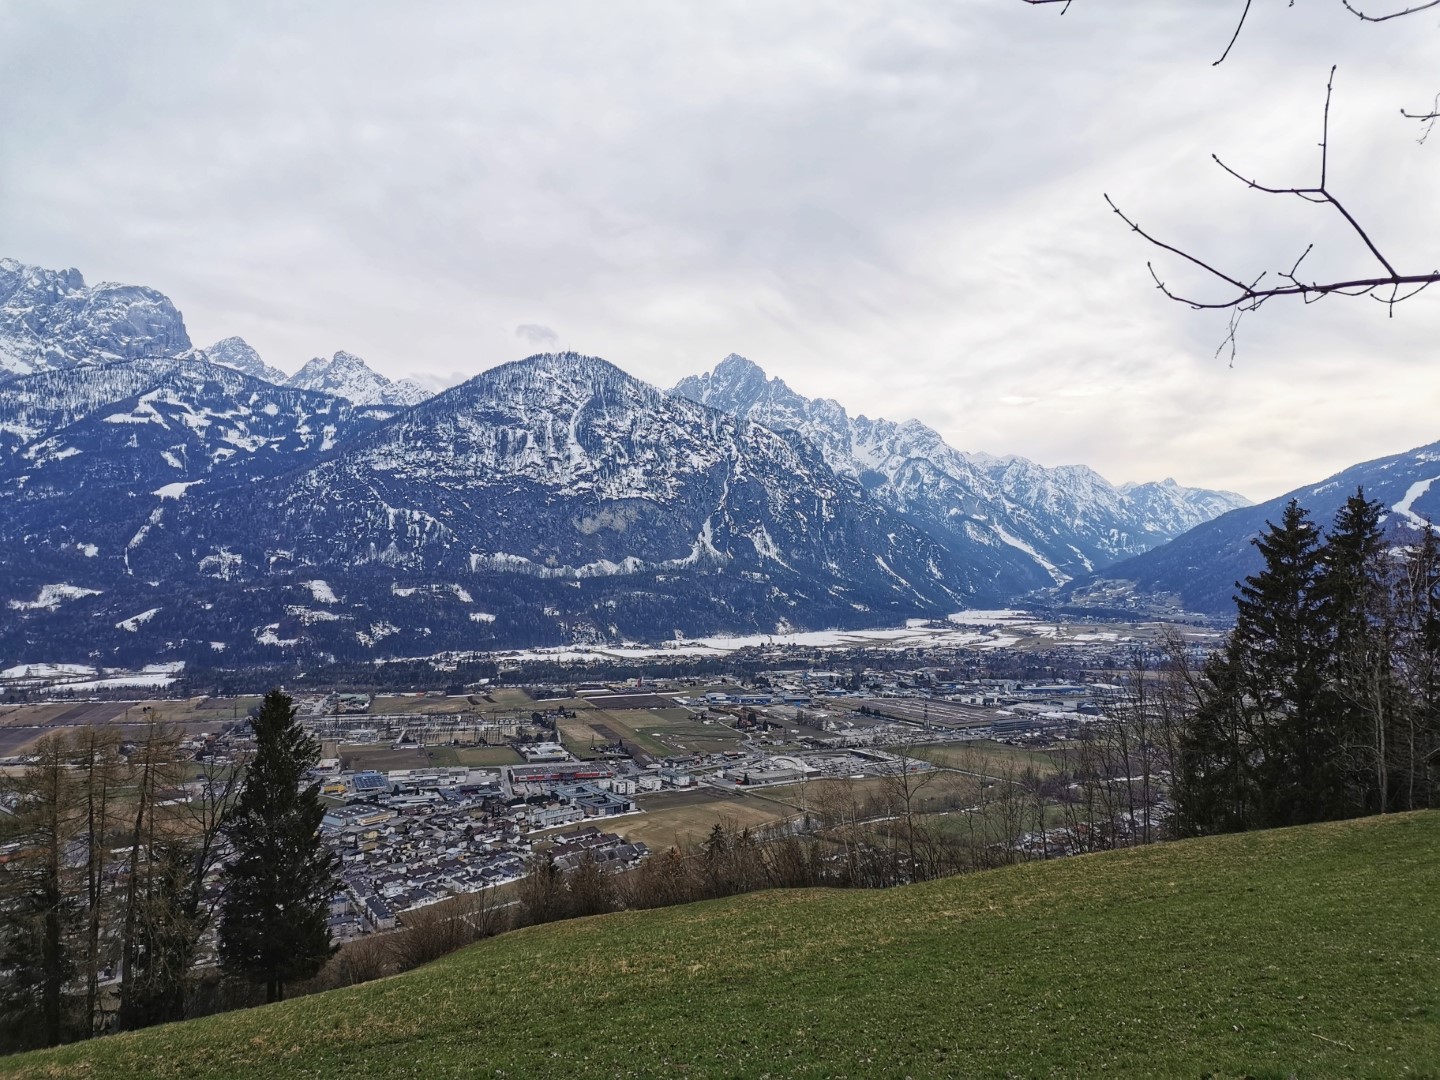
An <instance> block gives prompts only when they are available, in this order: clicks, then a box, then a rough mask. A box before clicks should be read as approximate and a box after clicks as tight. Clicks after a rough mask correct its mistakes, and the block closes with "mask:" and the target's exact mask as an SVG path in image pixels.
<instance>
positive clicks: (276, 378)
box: [201, 337, 290, 386]
mask: <svg viewBox="0 0 1440 1080" xmlns="http://www.w3.org/2000/svg"><path fill="white" fill-rule="evenodd" d="M201 351H202V352H203V353H204V354H205V358H206V359H207V360H209V361H210V362H211V363H212V364H220V365H222V366H223V367H228V368H234V369H235V370H236V371H239V372H242V373H244V374H246V375H249V376H250V377H251V378H252V379H263V380H264V381H265V382H268V383H274V384H275V385H276V386H284V385H285V383H286V381H287V380H288V379H289V378H290V376H288V375H286V374H285V372H283V371H281V370H280V369H279V368H276V367H271V366H270V365H269V364H267V363H265V361H264V360H262V359H260V354H259V353H258V352H256V351H255V349H254V348H253V347H252V346H251V345H250V343H249V342H248V341H246V340H245V339H244V338H242V337H227V338H224V339H222V340H220V341H217V342H215V344H214V345H207V346H206V347H205V348H204V349H202V350H201Z"/></svg>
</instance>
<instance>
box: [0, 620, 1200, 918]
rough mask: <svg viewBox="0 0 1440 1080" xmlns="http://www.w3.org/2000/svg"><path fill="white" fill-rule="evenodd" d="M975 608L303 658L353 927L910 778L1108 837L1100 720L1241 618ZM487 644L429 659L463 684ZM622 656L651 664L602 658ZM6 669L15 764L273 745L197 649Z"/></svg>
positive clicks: (1076, 843) (918, 785)
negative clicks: (105, 664)
mask: <svg viewBox="0 0 1440 1080" xmlns="http://www.w3.org/2000/svg"><path fill="white" fill-rule="evenodd" d="M957 620H958V621H956V622H950V623H945V624H925V623H918V622H917V623H914V624H912V625H910V626H909V627H906V628H903V629H901V630H893V631H859V632H854V633H848V634H841V633H837V634H831V635H828V636H827V635H814V634H812V635H796V637H799V638H800V639H801V640H799V641H796V640H787V639H785V638H784V637H783V636H782V637H779V638H769V639H766V640H759V641H748V640H746V641H738V642H736V643H735V647H734V648H733V650H732V651H730V652H729V653H728V654H727V653H719V652H718V651H717V650H715V649H713V648H712V649H711V650H710V654H705V655H704V659H705V660H706V666H708V667H710V668H712V669H713V670H710V671H707V672H705V673H701V674H694V673H690V674H687V673H684V672H677V671H676V670H675V668H676V666H677V664H678V665H679V666H681V667H683V666H685V665H686V664H693V663H694V661H695V654H696V653H702V654H704V650H702V649H700V648H699V647H698V646H697V647H695V648H692V649H687V648H686V647H685V644H684V643H679V646H678V647H669V648H664V649H653V650H649V651H646V650H644V649H642V648H640V647H634V646H632V647H620V648H601V647H596V648H593V649H585V648H579V647H569V648H567V649H564V650H550V651H546V650H537V651H532V652H530V653H525V654H522V653H511V654H499V655H498V656H496V657H494V658H492V660H493V670H494V672H495V674H494V675H492V676H487V677H482V678H479V679H477V680H475V681H473V682H469V683H460V684H458V685H457V684H456V683H454V682H453V681H450V682H448V685H446V686H445V687H443V688H407V689H400V688H398V687H385V688H382V689H373V688H371V689H360V688H358V687H357V686H356V685H354V680H351V685H333V686H314V685H311V684H310V682H308V681H307V679H306V678H304V677H300V676H298V675H297V677H296V679H295V683H294V685H293V686H287V687H286V689H287V692H289V693H290V694H291V695H292V697H293V700H294V702H295V706H296V708H297V710H298V716H299V719H300V720H301V722H302V724H303V726H304V728H305V729H306V731H307V732H308V733H309V734H310V735H311V736H312V737H313V738H314V739H315V740H316V742H317V743H318V744H319V746H320V748H321V757H320V761H319V763H318V765H317V766H316V768H315V769H314V770H313V772H312V780H313V782H314V783H316V784H318V785H319V787H320V792H321V796H322V798H323V800H324V803H325V805H326V812H325V817H324V820H323V823H322V827H321V828H322V834H323V836H324V839H325V842H326V843H327V844H328V845H329V847H330V848H331V849H332V850H333V851H334V852H335V853H336V854H337V855H338V856H339V859H340V861H341V866H342V872H341V877H342V880H343V882H344V890H343V891H342V892H340V893H337V894H336V895H335V897H334V898H333V901H332V904H331V909H330V928H331V933H332V937H333V938H334V940H336V941H339V942H344V941H347V940H351V939H354V938H358V937H361V936H364V935H367V934H373V933H383V932H386V931H390V930H393V929H395V928H396V927H397V926H403V925H404V924H405V920H406V916H407V913H413V912H415V911H418V910H422V909H424V908H426V907H428V906H429V905H432V904H435V903H436V902H437V901H440V900H443V899H445V898H447V897H450V896H453V895H455V894H465V893H482V892H486V891H488V890H493V889H499V890H501V892H500V893H497V894H496V895H497V896H502V895H504V893H503V890H504V888H505V887H506V886H507V885H509V884H511V883H514V882H516V881H518V880H520V879H521V878H523V877H524V875H525V874H526V872H527V865H528V860H529V859H530V857H531V856H532V855H533V854H534V853H535V852H537V851H541V850H543V851H547V852H549V853H551V854H552V855H553V857H554V860H555V863H556V865H557V866H558V867H559V868H560V869H562V870H564V869H567V868H570V867H573V866H574V865H576V864H577V863H578V861H579V860H580V859H582V858H589V859H593V860H594V861H595V862H597V863H599V864H600V865H601V866H603V867H605V868H607V869H614V870H621V869H626V868H631V867H634V866H636V865H637V864H639V863H640V862H641V861H643V860H644V859H646V858H647V857H648V856H650V855H651V854H653V853H655V852H657V851H663V850H668V849H670V848H672V847H681V848H685V847H686V846H687V845H691V846H693V845H695V844H698V843H700V842H702V841H703V840H704V838H705V837H706V836H707V834H709V833H710V832H711V831H712V830H713V829H714V828H715V826H716V825H717V824H724V825H725V826H726V827H727V828H731V829H738V830H748V831H749V832H750V833H751V834H752V835H754V836H755V837H757V838H764V837H767V836H774V835H777V834H783V833H784V832H786V831H787V830H804V829H813V828H823V827H824V826H825V825H826V824H827V822H831V821H833V814H834V807H835V806H836V805H837V803H839V802H843V803H844V804H845V805H847V806H849V807H850V808H851V810H850V812H851V814H852V815H859V816H864V815H869V816H871V817H873V818H875V819H877V820H883V819H884V818H885V817H886V816H887V815H893V814H894V813H895V812H896V798H897V795H898V796H899V797H902V798H903V800H904V812H906V813H919V814H923V815H924V816H925V818H926V820H927V821H929V822H931V823H932V824H934V825H936V826H937V827H938V828H940V829H941V830H942V831H943V830H945V829H951V830H956V831H957V832H958V831H961V830H965V829H967V828H969V829H971V830H972V831H973V828H974V826H973V824H972V823H970V822H967V820H966V819H967V817H970V816H973V815H975V814H976V813H978V812H980V811H981V810H983V808H984V807H985V805H986V804H987V803H991V802H994V801H996V800H1001V801H1006V802H1007V805H1010V806H1012V807H1013V806H1015V805H1018V802H1019V798H1020V795H1019V793H1020V791H1021V789H1022V788H1024V789H1025V791H1026V792H1027V794H1026V795H1025V798H1026V800H1027V804H1028V802H1035V801H1036V800H1037V799H1038V806H1039V809H1038V813H1034V814H1031V813H1026V814H1024V815H1023V816H1022V815H1020V814H1018V812H1017V813H1016V815H1015V821H1016V822H1017V827H1016V828H1015V829H1013V830H1011V831H1010V833H1009V834H1007V835H1005V836H1003V837H1001V838H998V839H997V838H996V837H995V836H994V835H990V834H987V838H986V840H985V842H986V843H990V844H996V843H999V844H1004V845H1006V846H1008V847H1011V848H1013V849H1014V853H1015V855H1016V857H1038V856H1039V855H1041V854H1043V855H1044V856H1047V857H1051V856H1059V855H1064V854H1067V853H1073V852H1076V851H1080V850H1087V849H1088V847H1089V846H1093V842H1094V836H1093V835H1092V836H1087V835H1085V833H1086V831H1087V830H1094V829H1096V828H1097V823H1096V821H1095V820H1094V814H1093V808H1091V812H1090V814H1089V816H1088V817H1087V819H1086V821H1085V823H1084V824H1079V823H1078V822H1077V820H1076V819H1075V818H1074V817H1073V816H1067V815H1066V814H1065V813H1063V812H1062V811H1061V807H1062V805H1063V804H1064V803H1065V801H1066V798H1067V796H1066V793H1065V791H1064V790H1063V785H1059V786H1057V785H1056V783H1055V779H1056V777H1062V776H1068V775H1070V774H1071V773H1073V772H1074V771H1075V768H1074V760H1075V759H1074V758H1073V757H1072V755H1073V753H1074V751H1075V748H1077V747H1083V746H1084V745H1085V743H1086V741H1087V730H1088V729H1091V728H1092V727H1093V726H1094V725H1096V724H1100V723H1102V722H1103V721H1104V720H1105V718H1106V717H1107V715H1108V714H1110V713H1111V712H1113V711H1114V710H1115V709H1117V708H1120V707H1123V704H1122V703H1123V702H1125V701H1126V700H1127V698H1128V696H1129V693H1130V691H1128V690H1127V687H1126V683H1127V681H1129V680H1131V679H1133V678H1134V677H1135V672H1136V671H1137V670H1139V669H1141V668H1143V667H1144V666H1145V664H1146V663H1147V662H1148V661H1153V659H1154V657H1155V656H1156V655H1158V651H1159V650H1160V649H1161V648H1162V646H1163V647H1170V648H1174V646H1175V643H1176V642H1180V643H1181V645H1182V647H1184V648H1186V649H1189V650H1191V651H1193V652H1194V653H1195V654H1196V655H1199V654H1201V653H1203V652H1204V651H1205V650H1206V649H1207V648H1208V647H1209V646H1210V645H1212V644H1213V643H1214V641H1215V640H1217V636H1218V634H1217V631H1215V630H1214V629H1211V628H1207V627H1205V626H1203V625H1196V624H1195V623H1194V622H1191V623H1189V624H1181V623H1163V622H1099V621H1096V620H1091V619H1084V620H1076V619H1070V620H1065V619H1061V620H1056V619H1055V618H1053V617H1051V618H1044V617H1041V616H1038V615H1031V614H1026V613H1023V612H995V613H978V614H976V615H974V616H972V617H970V618H968V619H963V618H960V617H957ZM466 660H467V658H463V657H441V658H431V659H430V660H429V661H428V662H427V663H426V664H424V665H421V666H420V668H419V669H418V670H422V671H425V672H428V673H429V675H430V677H431V680H432V681H438V682H446V681H447V680H453V679H454V678H457V677H463V674H464V672H465V664H466ZM617 665H629V666H630V667H631V669H633V674H626V675H623V676H622V677H603V676H602V677H595V676H594V672H595V670H596V669H597V668H598V669H601V670H603V671H613V670H614V669H615V667H616V666H617ZM415 670H417V669H416V668H415V666H414V665H413V664H412V665H409V666H407V671H411V672H412V673H413V672H414V671H415ZM536 671H540V672H543V673H544V674H545V675H546V676H547V677H546V678H543V679H541V678H534V677H532V676H533V675H534V673H535V672H536ZM0 678H3V680H4V683H3V687H0V696H3V701H4V704H0V740H3V741H0V750H3V752H4V755H5V756H4V758H3V760H0V767H3V768H6V769H12V770H13V769H20V768H23V767H24V766H25V764H26V762H27V760H28V755H27V750H28V748H29V747H30V746H31V745H33V744H34V743H35V742H36V741H37V740H38V739H39V738H41V737H43V736H44V735H47V734H54V733H57V732H61V731H64V730H65V729H66V728H74V727H79V726H83V725H115V726H118V727H119V728H120V730H121V732H122V735H123V736H126V737H132V738H133V737H136V733H138V732H139V731H140V730H141V729H142V728H143V727H144V726H145V725H148V724H150V723H152V722H154V721H155V720H156V719H157V718H159V719H160V720H161V721H163V722H164V723H166V724H168V725H171V726H172V727H173V728H175V729H177V730H178V731H179V732H181V733H182V734H183V741H182V743H181V746H182V750H183V753H184V754H186V755H187V756H188V757H189V758H191V759H192V764H193V768H187V769H184V770H182V772H181V774H180V775H179V777H178V779H177V783H176V786H175V788H174V789H173V790H171V791H167V792H165V793H164V795H165V798H166V799H167V800H170V801H172V802H177V803H184V802H186V801H189V800H201V799H204V798H205V797H206V796H207V795H208V794H211V792H210V790H209V789H210V788H211V787H212V786H213V785H215V784H216V783H217V777H219V776H222V775H226V774H228V773H229V772H232V771H233V770H235V769H239V768H243V765H244V762H245V760H246V755H247V753H248V751H249V749H250V747H251V745H252V736H251V733H250V728H249V722H248V714H249V712H250V710H252V709H253V708H254V707H255V706H256V705H257V704H258V701H259V697H258V695H257V694H253V693H251V694H239V695H233V696H227V695H220V694H197V693H193V692H192V693H186V692H185V691H187V690H189V691H193V690H194V689H196V685H195V683H194V682H189V683H187V682H186V675H185V673H184V672H183V671H181V670H179V669H177V668H176V667H175V666H173V665H172V666H169V667H162V666H157V667H156V668H153V669H145V670H142V671H120V670H104V669H99V668H86V667H84V666H81V665H69V666H63V665H54V666H51V665H38V664H30V665H21V666H18V667H13V668H10V669H8V670H6V671H4V672H0ZM141 695H143V697H142V696H141ZM1091 768H1092V769H1093V762H1092V765H1091ZM1129 771H1133V769H1132V770H1129ZM1127 779H1131V780H1133V778H1127V777H1123V776H1118V775H1117V776H1114V777H1110V778H1108V780H1109V781H1110V782H1112V783H1122V782H1126V781H1127ZM1037 793H1038V794H1037ZM1142 801H1143V803H1144V806H1143V816H1144V826H1143V827H1145V828H1147V829H1149V828H1155V829H1158V828H1159V827H1160V822H1162V821H1163V816H1164V802H1165V794H1164V785H1163V782H1162V781H1161V779H1160V778H1158V777H1156V778H1154V779H1153V781H1152V780H1151V778H1147V783H1146V785H1145V791H1144V794H1143V800H1142ZM0 809H3V808H0ZM1139 817H1140V815H1139V814H1138V813H1137V810H1136V804H1135V800H1134V798H1133V797H1132V798H1130V799H1129V800H1128V801H1127V800H1116V801H1114V802H1113V803H1112V804H1110V809H1109V810H1108V811H1107V812H1106V815H1105V818H1106V819H1105V820H1104V821H1103V823H1101V827H1103V828H1105V829H1109V830H1114V831H1115V832H1116V833H1120V834H1123V833H1125V832H1127V831H1131V830H1135V829H1138V828H1141V827H1142V826H1141V823H1140V821H1139ZM119 872H120V864H118V863H117V869H116V871H115V873H117V874H118V873H119Z"/></svg>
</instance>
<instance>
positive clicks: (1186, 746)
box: [1177, 499, 1335, 833]
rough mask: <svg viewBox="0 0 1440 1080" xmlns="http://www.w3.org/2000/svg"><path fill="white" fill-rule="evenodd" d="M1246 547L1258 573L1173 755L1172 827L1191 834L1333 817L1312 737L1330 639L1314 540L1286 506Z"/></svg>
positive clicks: (1319, 750) (1300, 515) (1241, 598)
mask: <svg viewBox="0 0 1440 1080" xmlns="http://www.w3.org/2000/svg"><path fill="white" fill-rule="evenodd" d="M1254 544H1255V546H1256V547H1257V548H1259V550H1260V554H1261V556H1262V557H1263V558H1264V560H1265V565H1264V568H1263V569H1262V570H1261V571H1260V573H1258V574H1255V575H1253V576H1251V577H1248V578H1246V579H1245V581H1244V583H1239V582H1237V583H1236V585H1237V588H1238V589H1239V593H1238V595H1237V596H1236V598H1235V604H1236V620H1235V629H1234V630H1233V631H1232V632H1231V634H1230V639H1229V642H1228V643H1227V644H1226V647H1225V649H1224V650H1222V651H1221V652H1220V653H1217V654H1216V655H1215V656H1214V657H1213V658H1212V659H1211V661H1210V663H1209V665H1207V670H1206V676H1207V678H1206V683H1207V689H1206V692H1205V693H1204V695H1203V698H1202V702H1201V706H1200V708H1199V710H1198V712H1197V715H1196V717H1195V722H1194V724H1192V729H1191V731H1190V732H1189V733H1188V734H1187V736H1186V738H1185V739H1184V740H1183V742H1182V745H1181V754H1182V757H1183V758H1184V763H1185V772H1186V780H1187V782H1186V785H1185V791H1184V794H1183V798H1184V799H1185V800H1186V802H1185V803H1184V804H1182V805H1181V806H1180V814H1179V817H1180V819H1181V821H1182V823H1183V824H1184V826H1185V828H1186V829H1187V831H1191V832H1200V833H1205V832H1229V831H1235V830H1241V829H1253V828H1268V827H1271V826H1276V825H1292V824H1298V823H1300V822H1305V821H1316V820H1322V819H1323V818H1325V817H1328V816H1332V815H1331V814H1329V813H1328V812H1327V809H1326V805H1327V799H1328V795H1327V794H1326V792H1327V788H1328V786H1329V785H1331V784H1333V783H1334V782H1335V778H1334V777H1333V776H1331V775H1330V774H1329V768H1330V763H1331V759H1332V758H1333V756H1334V755H1333V753H1331V752H1330V751H1329V750H1328V749H1327V746H1326V744H1325V740H1324V738H1323V734H1322V733H1321V732H1318V731H1317V730H1316V725H1317V723H1318V722H1319V720H1320V718H1321V716H1322V705H1323V701H1324V680H1325V675H1324V669H1325V657H1326V650H1327V645H1328V636H1329V635H1328V634H1327V633H1326V631H1325V627H1324V625H1323V622H1322V617H1321V614H1320V597H1319V595H1318V594H1317V591H1316V582H1317V580H1318V578H1319V574H1320V537H1319V532H1318V530H1317V529H1316V528H1315V525H1314V523H1313V522H1311V520H1310V517H1309V514H1308V513H1306V511H1305V510H1304V509H1303V508H1302V507H1301V506H1300V504H1299V503H1298V502H1296V501H1295V500H1293V499H1292V500H1291V501H1290V502H1289V503H1288V504H1287V505H1286V507H1285V510H1284V512H1283V514H1282V515H1281V519H1280V523H1279V524H1278V525H1275V524H1271V525H1270V526H1269V528H1268V529H1267V531H1266V532H1265V533H1263V534H1262V535H1261V536H1259V537H1257V538H1256V539H1255V540H1254ZM1179 794H1180V793H1179V792H1177V795H1179Z"/></svg>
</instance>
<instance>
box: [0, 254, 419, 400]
mask: <svg viewBox="0 0 1440 1080" xmlns="http://www.w3.org/2000/svg"><path fill="white" fill-rule="evenodd" d="M196 355H203V356H204V358H205V359H207V360H209V361H210V362H212V363H216V364H220V365H223V366H224V367H228V368H234V369H235V370H236V371H241V372H244V373H245V374H246V375H249V376H251V377H252V378H256V379H262V380H264V381H265V382H269V383H274V384H275V385H277V386H290V387H294V388H296V389H298V390H318V391H320V392H322V393H327V394H333V395H335V396H336V397H343V398H345V399H346V400H347V401H350V402H352V403H353V404H355V405H416V404H418V403H419V402H421V401H424V400H425V399H426V398H427V397H429V396H430V395H429V392H428V391H427V390H425V389H424V387H422V386H420V385H419V384H418V383H416V382H414V381H412V380H410V379H401V380H399V381H398V382H392V381H391V380H389V379H387V378H385V376H383V375H381V374H379V373H378V372H376V371H374V370H373V369H371V368H370V366H369V365H367V364H366V363H365V361H364V360H362V359H360V357H358V356H354V355H352V354H351V353H347V352H337V353H335V355H334V356H332V357H330V358H329V359H325V358H323V357H316V358H315V359H313V360H311V361H310V362H309V363H307V364H306V365H305V366H304V367H302V368H301V369H300V370H299V371H297V372H296V373H295V374H294V375H286V374H285V373H284V372H283V371H281V370H280V369H279V368H276V367H272V366H270V365H269V364H267V363H265V361H263V360H262V359H261V358H260V354H259V353H257V352H256V351H255V350H254V349H253V348H251V346H250V345H249V344H248V343H246V341H245V340H244V339H243V338H239V337H228V338H225V339H224V340H222V341H217V342H216V343H215V344H214V345H211V346H210V347H209V348H208V349H204V350H196V349H194V348H193V347H192V346H191V343H190V335H189V333H187V332H186V329H185V320H184V319H183V318H182V317H181V315H180V312H179V311H178V310H176V308H175V305H174V304H173V303H171V302H170V299H169V298H168V297H166V296H165V295H163V294H162V293H159V292H156V291H155V290H154V289H150V288H145V287H143V286H139V285H117V284H114V283H113V282H102V283H101V284H99V285H94V286H89V285H86V284H85V278H84V276H83V275H82V274H81V273H80V271H78V270H74V269H69V270H46V269H44V268H43V267H38V266H27V265H25V264H24V263H20V262H16V261H15V260H14V259H0V380H4V379H7V378H13V377H15V376H18V375H31V374H37V373H42V372H47V371H64V370H69V369H72V368H93V367H97V366H100V365H104V364H108V363H111V362H113V361H116V360H140V359H152V360H156V359H167V358H175V357H184V356H196Z"/></svg>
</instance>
